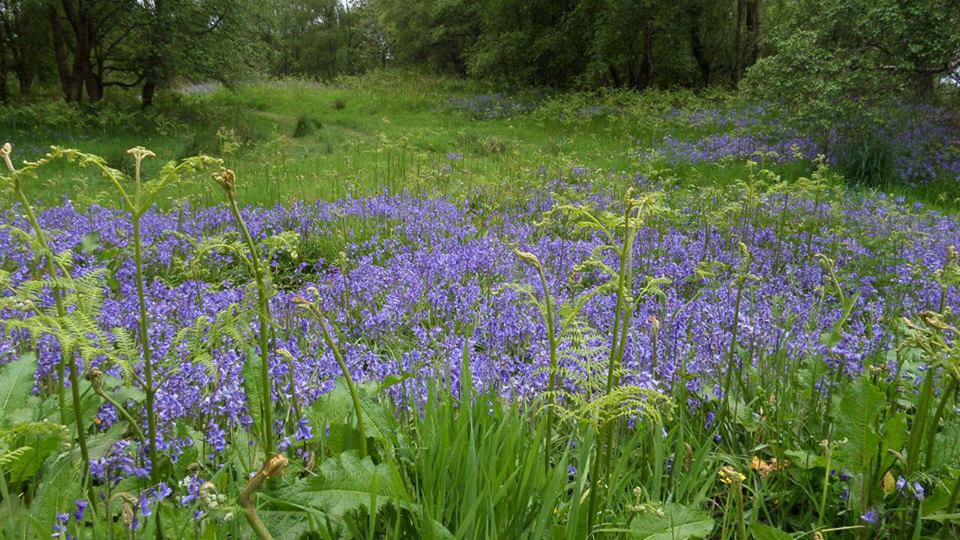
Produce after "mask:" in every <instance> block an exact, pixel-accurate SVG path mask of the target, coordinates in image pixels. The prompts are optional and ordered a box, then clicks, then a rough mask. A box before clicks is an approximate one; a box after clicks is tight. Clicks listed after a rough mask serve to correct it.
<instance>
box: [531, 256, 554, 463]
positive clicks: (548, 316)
mask: <svg viewBox="0 0 960 540" xmlns="http://www.w3.org/2000/svg"><path fill="white" fill-rule="evenodd" d="M536 268H537V274H538V275H539V276H540V283H541V284H542V286H543V303H544V319H545V320H546V324H547V342H548V343H549V345H550V381H549V383H548V384H549V386H548V387H547V429H546V435H545V436H544V439H543V449H544V453H543V460H544V470H546V471H550V439H551V430H552V428H553V401H554V397H555V396H554V394H555V393H556V390H557V367H558V365H557V335H556V330H555V327H554V320H553V300H552V298H551V297H550V284H549V283H548V282H547V276H546V274H544V272H543V266H542V265H537V267H536Z"/></svg>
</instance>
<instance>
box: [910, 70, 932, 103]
mask: <svg viewBox="0 0 960 540" xmlns="http://www.w3.org/2000/svg"><path fill="white" fill-rule="evenodd" d="M913 81H914V83H913V87H914V91H915V92H916V93H917V98H919V99H920V100H922V101H928V100H930V99H931V98H933V95H934V93H935V92H936V88H937V80H936V75H934V74H933V73H918V74H916V75H915V76H914V77H913Z"/></svg>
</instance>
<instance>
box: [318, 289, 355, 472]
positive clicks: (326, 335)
mask: <svg viewBox="0 0 960 540" xmlns="http://www.w3.org/2000/svg"><path fill="white" fill-rule="evenodd" d="M310 311H311V312H312V313H313V315H314V316H315V317H316V318H317V321H319V322H320V330H321V332H322V333H323V341H324V342H325V343H326V344H327V346H328V347H330V350H331V351H332V352H333V357H334V358H335V359H336V360H337V364H339V365H340V370H341V371H342V372H343V378H344V380H345V381H346V383H347V389H348V390H349V391H350V399H351V400H352V401H353V408H354V409H355V411H356V414H357V431H359V432H360V459H363V458H365V457H367V432H366V429H365V428H364V422H363V407H362V406H361V405H360V395H359V394H358V393H357V387H356V385H355V384H354V383H353V377H351V376H350V370H349V369H347V363H346V361H344V359H343V353H342V352H341V351H340V347H339V346H338V345H337V342H336V341H334V339H333V334H331V333H330V328H329V327H328V326H327V321H326V318H325V317H324V315H323V311H321V310H320V306H318V305H316V304H311V305H310Z"/></svg>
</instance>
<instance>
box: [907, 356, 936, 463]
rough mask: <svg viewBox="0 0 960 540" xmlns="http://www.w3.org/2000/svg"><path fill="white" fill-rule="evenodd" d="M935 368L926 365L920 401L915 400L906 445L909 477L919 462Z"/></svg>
mask: <svg viewBox="0 0 960 540" xmlns="http://www.w3.org/2000/svg"><path fill="white" fill-rule="evenodd" d="M935 371H936V368H935V367H934V366H933V365H931V366H928V367H927V373H926V376H925V377H924V379H923V388H922V389H921V391H920V401H918V402H917V412H916V413H914V415H913V426H911V428H910V442H909V444H908V446H907V452H908V453H907V469H906V473H907V476H908V477H909V476H910V475H912V474H913V473H914V471H916V470H917V464H918V463H919V462H920V443H921V440H922V439H923V432H924V429H925V427H926V424H927V416H928V415H929V414H930V401H931V398H932V395H933V376H934V372H935Z"/></svg>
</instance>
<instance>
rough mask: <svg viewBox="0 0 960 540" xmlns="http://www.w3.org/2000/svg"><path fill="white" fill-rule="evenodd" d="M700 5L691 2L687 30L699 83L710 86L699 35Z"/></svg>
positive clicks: (707, 67) (704, 52) (708, 71)
mask: <svg viewBox="0 0 960 540" xmlns="http://www.w3.org/2000/svg"><path fill="white" fill-rule="evenodd" d="M700 9H701V8H700V5H699V4H698V3H696V2H691V5H690V7H689V8H688V10H687V15H688V17H689V19H690V21H689V23H688V24H689V28H690V52H691V54H692V55H693V59H694V61H696V63H697V68H698V69H699V71H700V82H701V84H703V85H704V86H707V85H709V84H710V71H711V69H710V61H709V60H708V59H707V56H706V51H704V47H703V35H702V33H701V23H700V15H701V11H700Z"/></svg>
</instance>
